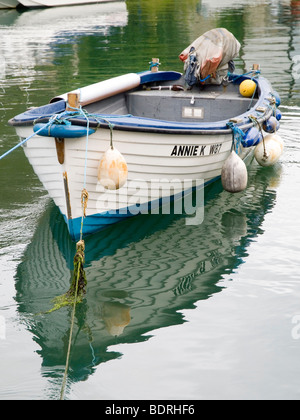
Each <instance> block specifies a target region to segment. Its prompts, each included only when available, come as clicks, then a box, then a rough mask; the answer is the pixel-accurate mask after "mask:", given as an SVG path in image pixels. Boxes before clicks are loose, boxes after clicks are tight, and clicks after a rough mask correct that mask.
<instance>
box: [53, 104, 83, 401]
mask: <svg viewBox="0 0 300 420" xmlns="http://www.w3.org/2000/svg"><path fill="white" fill-rule="evenodd" d="M79 112H80V113H81V114H83V115H84V117H85V118H86V120H87V134H86V147H85V163H84V182H83V190H82V193H81V205H82V218H81V228H80V240H79V241H78V242H77V244H76V250H77V252H76V254H75V257H74V275H73V281H72V284H71V287H70V290H69V292H68V293H70V294H72V296H73V293H74V301H73V310H72V317H71V325H70V335H69V343H68V350H67V357H66V366H65V372H64V377H63V382H62V387H61V392H60V399H61V400H62V399H63V398H64V393H65V387H66V383H67V376H68V370H69V361H70V353H71V343H72V335H73V329H74V320H75V312H76V304H77V300H78V296H79V297H80V299H79V301H81V300H82V297H83V295H84V293H85V286H86V284H87V280H86V276H85V272H84V268H83V265H84V249H85V245H84V241H83V239H82V237H83V221H84V218H85V217H86V213H85V211H86V206H87V200H88V192H87V190H86V172H87V155H88V140H89V119H88V115H87V113H86V112H85V111H84V110H82V108H81V107H80V109H79ZM79 293H80V294H79Z"/></svg>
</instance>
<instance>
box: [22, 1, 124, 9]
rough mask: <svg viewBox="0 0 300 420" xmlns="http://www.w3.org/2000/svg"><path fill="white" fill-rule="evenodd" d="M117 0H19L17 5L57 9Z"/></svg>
mask: <svg viewBox="0 0 300 420" xmlns="http://www.w3.org/2000/svg"><path fill="white" fill-rule="evenodd" d="M113 1H118V0H85V1H84V0H19V3H20V4H21V5H22V6H25V7H30V8H31V7H58V6H74V5H79V4H91V3H107V2H113Z"/></svg>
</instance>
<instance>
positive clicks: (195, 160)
mask: <svg viewBox="0 0 300 420" xmlns="http://www.w3.org/2000/svg"><path fill="white" fill-rule="evenodd" d="M17 132H18V134H19V136H20V137H21V138H26V137H28V136H29V135H30V134H31V133H32V128H31V127H18V128H17ZM109 144H110V130H109V129H105V128H100V129H98V130H97V131H96V133H94V134H91V135H89V136H88V137H81V138H76V139H72V138H69V139H67V138H66V139H64V160H63V162H62V161H61V162H59V158H58V149H57V142H56V141H55V139H54V138H53V137H48V138H45V137H40V136H39V135H36V136H34V137H33V138H32V139H30V140H29V141H28V142H27V143H26V144H25V147H24V152H25V154H26V157H27V158H28V160H29V162H30V164H31V165H32V167H33V169H34V171H35V173H36V174H37V176H38V177H39V179H40V181H41V182H42V183H43V185H44V187H45V189H46V190H47V191H48V193H49V195H50V196H51V198H52V199H53V200H54V202H55V204H56V205H57V206H58V207H59V209H60V211H61V213H62V214H63V216H64V218H65V220H66V223H67V225H68V228H69V232H70V235H71V237H72V239H73V240H78V238H79V237H80V231H81V222H82V214H83V209H82V203H81V192H82V190H83V188H85V189H86V190H87V192H88V202H87V209H86V217H85V218H84V223H83V231H82V233H83V235H87V234H91V233H94V232H97V231H99V230H101V229H103V228H104V227H106V226H107V225H110V224H112V223H116V222H119V221H121V220H123V219H124V218H127V217H131V216H135V215H137V214H141V213H142V214H143V213H144V214H145V213H149V212H151V213H155V212H158V208H159V207H160V206H161V205H162V204H165V205H166V204H167V203H168V202H170V201H173V200H175V201H176V200H179V201H181V202H182V200H185V201H184V203H183V204H184V205H185V208H184V207H181V208H179V207H178V208H177V212H180V211H183V212H184V211H185V210H186V209H187V208H188V212H190V213H192V212H196V207H194V206H192V204H191V202H189V203H187V200H191V197H190V195H189V194H190V193H191V192H192V191H193V190H200V189H203V187H204V186H205V185H207V184H209V183H211V182H212V181H214V180H217V179H218V178H219V177H220V174H221V170H222V166H223V164H224V161H225V160H226V158H227V157H228V155H229V153H230V151H231V146H232V135H231V134H220V135H218V136H216V135H210V134H199V135H192V136H191V135H189V134H182V135H181V134H180V135H178V134H162V133H157V134H155V135H153V134H152V133H146V132H135V131H121V130H113V145H114V147H115V148H116V149H117V150H118V151H119V152H120V153H121V154H122V155H123V156H124V158H125V160H126V163H127V166H128V179H127V182H126V184H125V185H124V186H123V187H122V188H120V189H119V190H106V189H105V188H104V187H103V186H102V185H101V183H100V182H99V180H98V167H99V162H100V159H101V157H102V156H103V154H104V153H105V151H106V150H107V149H108V147H109ZM86 149H88V151H87V155H86ZM252 149H253V148H243V147H241V149H240V155H241V158H242V159H245V158H246V157H247V156H249V155H250V154H251V152H252ZM85 156H86V157H87V158H85ZM183 192H184V195H183V194H182V193H183ZM187 197H190V198H187ZM162 200H163V202H162ZM169 210H170V209H169V207H168V206H167V208H165V210H164V211H169Z"/></svg>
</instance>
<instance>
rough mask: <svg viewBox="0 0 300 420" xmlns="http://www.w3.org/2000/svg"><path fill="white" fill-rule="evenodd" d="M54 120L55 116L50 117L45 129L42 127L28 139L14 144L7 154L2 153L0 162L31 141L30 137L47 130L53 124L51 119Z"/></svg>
mask: <svg viewBox="0 0 300 420" xmlns="http://www.w3.org/2000/svg"><path fill="white" fill-rule="evenodd" d="M54 118H56V115H54V116H53V117H51V121H50V120H49V121H48V123H47V124H46V126H45V127H42V128H40V129H39V130H37V131H36V132H35V133H32V134H30V136H29V137H27V138H26V139H24V140H22V141H21V142H19V143H18V144H16V145H15V146H14V147H12V148H11V149H9V150H8V151H7V152H5V153H3V155H1V156H0V160H1V159H3V158H5V157H6V156H8V155H9V154H10V153H11V152H13V151H14V150H16V149H17V148H18V147H20V146H23V144H25V143H26V142H28V140H30V139H32V137H34V136H36V135H37V134H39V132H40V131H41V130H43V129H44V128H47V127H48V126H50V125H51V124H52V123H53V121H52V119H54Z"/></svg>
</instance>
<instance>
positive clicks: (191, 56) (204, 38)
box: [179, 28, 241, 86]
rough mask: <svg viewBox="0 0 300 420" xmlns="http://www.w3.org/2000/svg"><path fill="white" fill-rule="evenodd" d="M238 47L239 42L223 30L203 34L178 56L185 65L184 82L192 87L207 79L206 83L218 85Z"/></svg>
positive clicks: (230, 64)
mask: <svg viewBox="0 0 300 420" xmlns="http://www.w3.org/2000/svg"><path fill="white" fill-rule="evenodd" d="M240 47H241V45H240V43H239V41H238V40H237V39H236V38H235V37H234V35H233V34H232V33H231V32H229V31H228V30H227V29H225V28H216V29H212V30H210V31H207V32H205V34H203V35H201V36H200V37H199V38H197V39H196V40H195V41H194V42H192V44H190V45H189V46H188V47H187V48H186V49H185V50H183V51H182V53H181V54H180V56H179V58H180V59H181V60H182V61H184V63H185V65H184V70H185V73H186V74H185V77H186V82H187V83H188V84H189V85H190V86H192V85H194V84H195V83H197V82H201V81H203V80H204V79H206V78H208V79H206V81H207V82H208V83H214V84H220V83H221V82H222V80H223V77H224V76H225V75H226V74H227V71H228V66H229V67H230V66H232V65H233V62H232V60H233V59H234V58H235V57H236V56H237V55H238V53H239V50H240ZM233 69H234V65H233Z"/></svg>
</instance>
